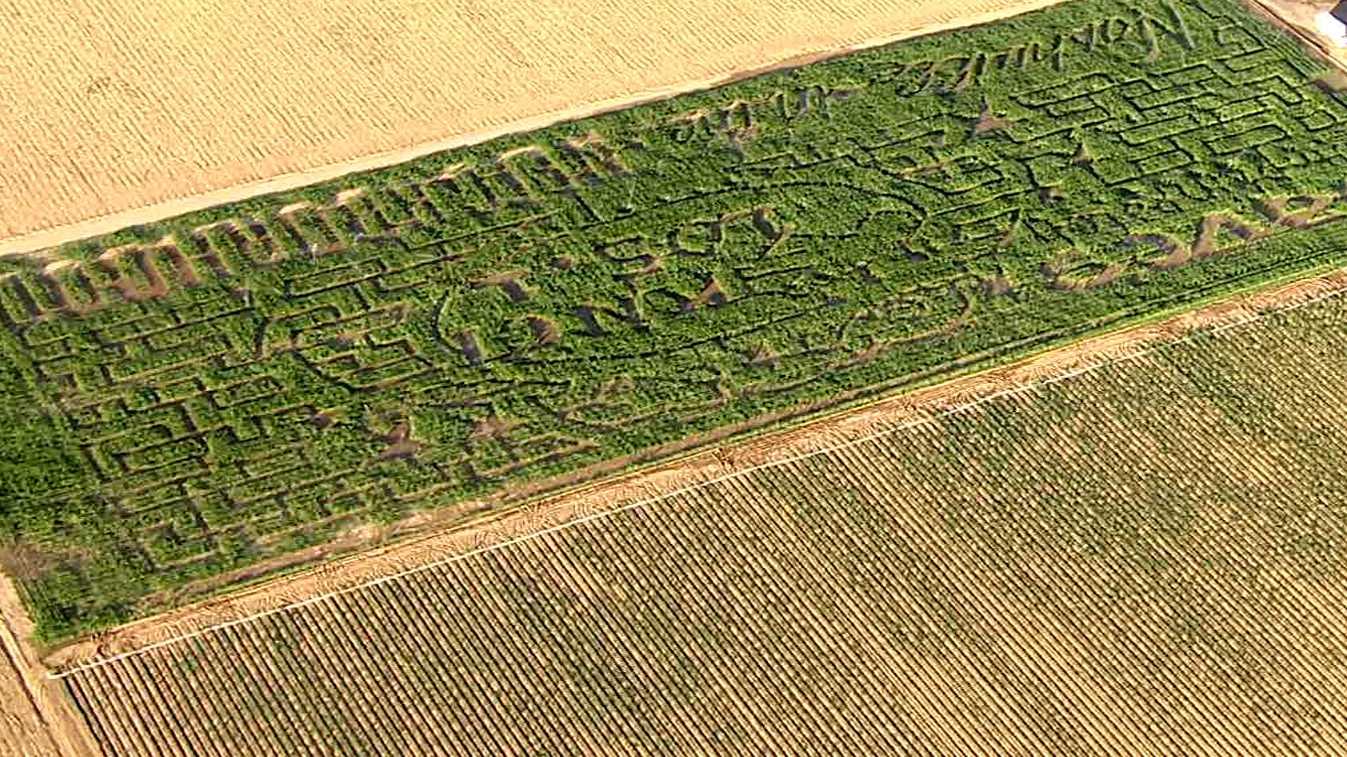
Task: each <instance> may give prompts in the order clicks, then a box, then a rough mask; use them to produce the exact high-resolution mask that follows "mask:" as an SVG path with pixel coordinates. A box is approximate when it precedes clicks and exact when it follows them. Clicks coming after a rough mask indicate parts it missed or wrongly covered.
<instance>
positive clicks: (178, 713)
mask: <svg viewBox="0 0 1347 757" xmlns="http://www.w3.org/2000/svg"><path fill="white" fill-rule="evenodd" d="M1344 326H1347V304H1345V303H1344V302H1343V300H1342V299H1341V298H1338V299H1333V300H1327V301H1324V302H1321V303H1319V304H1316V305H1312V306H1308V307H1305V308H1303V309H1301V310H1299V311H1296V312H1291V313H1284V314H1281V315H1276V316H1273V317H1271V318H1270V319H1269V320H1267V321H1265V322H1262V323H1259V324H1255V325H1252V326H1245V327H1241V328H1239V329H1236V330H1232V331H1227V332H1225V333H1224V334H1223V335H1220V336H1216V335H1208V336H1203V337H1200V338H1198V339H1196V340H1194V341H1192V342H1188V343H1184V344H1179V345H1175V346H1170V347H1166V348H1164V349H1162V350H1160V351H1158V352H1152V353H1150V354H1148V355H1147V356H1146V357H1144V358H1143V359H1140V360H1132V361H1128V362H1123V363H1115V364H1111V365H1109V366H1106V367H1104V368H1101V369H1098V370H1096V371H1094V372H1092V373H1089V374H1085V375H1082V376H1078V377H1075V378H1072V379H1070V380H1067V381H1063V382H1060V383H1055V384H1051V385H1047V386H1043V387H1039V388H1036V389H1033V390H1028V391H1022V392H1020V393H1018V394H1013V395H1009V396H1005V397H1001V398H998V399H996V400H993V401H990V402H986V403H983V404H982V405H980V406H978V407H977V408H976V409H972V410H966V411H962V412H957V413H954V414H950V415H944V416H940V417H938V418H936V419H934V420H933V421H932V422H930V423H927V424H924V425H921V426H916V427H910V428H904V429H900V430H895V431H893V432H890V433H889V434H887V435H885V436H882V437H879V438H877V439H874V440H870V441H866V442H862V443H857V444H853V445H851V446H849V447H845V448H841V449H837V450H833V451H830V452H827V453H823V454H818V455H814V456H812V457H809V458H805V459H802V460H797V461H794V462H791V463H788V464H783V465H778V466H775V467H771V468H765V469H758V470H755V471H752V472H749V473H746V474H741V475H738V476H735V477H732V478H729V479H726V480H722V481H720V482H717V483H713V484H709V485H706V486H704V487H701V488H699V489H694V490H690V491H687V492H683V493H680V494H677V495H675V496H672V497H670V498H667V499H663V500H660V501H657V502H653V503H650V504H648V505H646V506H643V507H638V508H634V509H628V510H624V511H621V512H617V513H614V514H610V515H609V516H606V517H603V518H600V519H597V520H590V521H587V522H584V523H581V524H579V525H575V526H572V527H570V528H566V529H563V530H560V531H554V532H550V533H546V534H543V535H540V536H537V537H535V538H533V539H530V540H526V541H520V542H514V543H511V544H506V545H503V546H500V547H497V548H495V549H493V550H490V551H487V552H483V553H477V554H474V555H470V556H467V557H464V558H461V559H458V560H455V561H452V562H449V563H447V564H442V565H439V566H436V567H431V568H427V569H424V570H421V571H418V572H415V573H411V574H407V575H403V576H400V577H398V578H396V579H393V580H389V581H385V582H381V583H378V584H374V585H371V586H367V587H364V588H360V589H357V590H354V591H351V592H348V593H345V594H341V595H337V596H333V597H328V598H326V599H322V600H319V601H317V602H314V603H311V604H307V605H304V606H301V607H297V608H292V609H289V610H286V611H283V612H280V613H277V614H273V615H269V616H265V617H262V618H258V619H255V620H253V621H249V622H246V623H243V624H240V625H234V626H230V627H227V628H224V629H221V630H217V631H212V632H208V633H206V634H205V635H203V636H200V637H196V638H192V639H189V640H185V641H181V642H177V643H174V644H170V645H168V646H165V647H159V648H156V649H153V650H150V651H147V652H144V653H140V654H136V655H133V656H131V657H127V658H122V659H120V660H116V661H113V662H110V663H105V664H100V665H97V666H95V667H92V668H86V669H82V670H77V671H75V672H73V673H71V674H69V675H68V676H66V677H65V678H64V682H65V685H66V687H67V690H68V691H69V692H70V694H71V696H72V697H73V699H74V701H75V702H76V703H77V704H78V706H79V708H80V710H81V711H82V712H83V713H84V714H85V716H86V717H87V718H88V720H89V722H90V724H91V726H92V728H93V731H94V732H95V733H96V734H97V735H98V738H99V739H100V741H101V743H102V745H103V747H104V749H105V750H106V751H107V753H109V754H118V755H121V754H127V755H131V754H152V753H153V754H166V755H168V754H207V755H209V754H219V755H235V754H266V753H274V752H275V751H277V750H283V751H285V752H286V753H289V754H306V753H308V754H322V753H334V752H335V753H350V754H356V753H358V754H418V753H425V754H503V753H504V754H526V753H539V752H545V753H548V754H571V753H576V754H579V753H589V754H592V753H595V752H605V753H607V752H612V753H641V754H656V753H674V752H684V753H705V752H710V751H718V752H734V751H759V750H766V751H772V752H781V753H832V754H838V753H848V754H858V753H866V754H880V753H914V754H926V753H929V754H937V753H938V754H984V753H989V752H1013V753H1021V752H1023V753H1052V754H1068V753H1069V754H1080V753H1086V754H1107V753H1116V752H1119V751H1126V752H1129V753H1146V754H1150V753H1156V754H1179V753H1185V754H1186V753H1194V752H1207V751H1209V752H1213V753H1220V754H1239V753H1250V752H1257V753H1260V754H1333V753H1340V752H1341V751H1342V750H1343V749H1344V748H1347V742H1344V741H1343V734H1344V733H1347V720H1345V719H1344V718H1345V716H1344V712H1343V710H1342V707H1341V703H1342V702H1343V701H1344V699H1345V698H1347V668H1344V666H1343V663H1342V660H1343V659H1344V653H1347V635H1345V634H1344V633H1343V630H1342V629H1343V628H1347V623H1344V620H1345V619H1344V617H1343V607H1344V604H1343V600H1344V598H1347V594H1345V591H1344V587H1347V583H1345V581H1347V572H1345V571H1347V564H1344V559H1343V555H1344V554H1347V549H1344V547H1345V546H1347V545H1345V544H1344V539H1347V515H1345V514H1344V512H1343V510H1342V508H1341V506H1340V503H1341V502H1342V501H1343V500H1344V498H1347V473H1344V471H1347V466H1344V465H1343V461H1344V460H1347V424H1344V422H1343V420H1342V417H1341V414H1340V413H1338V412H1337V411H1336V408H1337V403H1336V401H1335V398H1336V397H1340V396H1341V395H1342V393H1343V392H1344V391H1347V378H1345V377H1347V371H1344V370H1343V367H1344V366H1347V328H1344Z"/></svg>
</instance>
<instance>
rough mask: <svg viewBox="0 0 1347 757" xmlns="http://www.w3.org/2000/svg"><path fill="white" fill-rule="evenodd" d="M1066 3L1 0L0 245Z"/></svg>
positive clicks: (51, 241)
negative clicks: (0, 182)
mask: <svg viewBox="0 0 1347 757" xmlns="http://www.w3.org/2000/svg"><path fill="white" fill-rule="evenodd" d="M1057 1H1058V0H960V1H959V2H948V1H947V0H757V1H756V2H745V0H685V2H680V3H672V4H666V5H660V4H654V5H647V4H642V5H641V6H640V18H639V23H637V21H638V19H635V18H633V17H632V8H633V7H635V6H633V5H632V4H631V3H627V2H598V3H593V2H588V3H579V2H576V1H575V0H531V1H530V2H523V3H519V2H494V3H487V2H480V0H445V2H438V3H432V2H429V0H352V1H351V2H345V3H338V4H330V3H314V2H312V0H278V1H277V2H270V3H261V4H259V3H254V2H249V1H248V0H196V1H195V2H192V3H181V2H166V1H164V0H158V1H155V0H151V1H150V2H144V3H137V4H134V5H130V6H128V4H127V3H126V2H125V1H124V0H0V113H5V114H8V116H9V117H7V118H4V119H0V177H4V202H3V203H0V240H3V241H0V253H3V252H15V251H28V250H33V249H39V248H45V247H50V246H54V245H56V244H59V243H61V242H64V241H70V240H73V239H79V238H83V237H87V236H92V235H95V234H100V233H104V232H108V231H114V230H116V229H119V228H122V227H125V226H128V225H132V224H136V223H146V222H150V221H153V220H158V219H162V218H167V217H170V216H174V215H178V214H180V213H185V212H188V211H191V210H196V209H199V208H203V207H208V206H211V205H216V204H219V203H222V202H227V201H231V200H237V199H241V198H244V197H248V196H252V195H256V194H261V193H265V192H274V191H280V190H283V189H289V188H293V187H297V186H302V185H305V184H311V183H314V182H318V181H322V180H325V179H330V178H334V177H336V176H340V175H342V174H344V173H349V172H351V171H356V170H364V169H370V168H376V167H380V166H387V165H392V164H395V163H400V162H403V161H405V160H408V159H410V158H413V157H417V156H420V155H424V154H427V153H431V152H436V151H439V150H443V149H446V148H449V147H453V146H457V145H462V144H467V143H473V142H480V141H483V140H486V139H489V138H491V137H493V136H497V135H499V134H503V133H507V132H513V131H524V130H529V129H534V128H538V127H541V126H544V125H547V124H549V123H552V122H555V121H558V120H562V119H567V118H575V117H580V116H584V115H589V114H593V113H596V112H600V111H604V110H611V109H615V108H619V107H622V106H625V105H630V104H632V103H634V102H639V101H643V100H648V99H652V98H657V97H665V96H669V95H671V94H675V93H678V92H686V91H691V90H695V89H702V88H706V87H708V86H712V85H714V84H717V83H721V82H724V81H727V80H730V79H734V78H739V77H742V76H745V75H748V74H751V73H755V72H759V71H762V70H765V69H769V68H772V67H776V66H781V65H788V64H794V63H799V62H802V61H806V60H809V59H811V58H816V57H820V56H822V55H834V54H838V53H841V52H845V51H847V50H850V49H855V48H861V47H868V46H873V45H877V44H882V43H885V42H890V41H893V40H897V39H902V38H905V37H910V36H914V35H918V34H923V33H928V32H932V31H936V30H939V29H945V28H951V27H956V26H964V25H968V24H973V23H982V22H986V21H991V20H994V19H997V18H1001V17H1004V16H1007V15H1013V14H1016V13H1021V12H1024V11H1028V10H1032V9H1036V8H1041V7H1045V6H1048V5H1052V4H1054V3H1055V2H1057Z"/></svg>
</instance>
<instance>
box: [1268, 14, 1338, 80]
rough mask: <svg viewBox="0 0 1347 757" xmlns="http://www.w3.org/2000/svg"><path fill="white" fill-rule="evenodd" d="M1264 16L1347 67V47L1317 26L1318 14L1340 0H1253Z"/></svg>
mask: <svg viewBox="0 0 1347 757" xmlns="http://www.w3.org/2000/svg"><path fill="white" fill-rule="evenodd" d="M1249 5H1250V6H1251V7H1252V8H1253V9H1254V10H1255V12H1259V13H1260V14H1261V15H1262V16H1264V17H1266V18H1269V19H1271V20H1272V21H1273V22H1274V23H1276V24H1277V25H1278V26H1281V27H1282V28H1283V29H1286V30H1287V31H1288V32H1290V33H1291V34H1292V35H1293V36H1295V37H1296V38H1297V39H1299V40H1300V41H1301V42H1302V43H1303V44H1305V45H1307V46H1308V47H1310V48H1311V49H1313V50H1315V51H1317V52H1318V53H1319V54H1320V55H1322V56H1324V57H1326V58H1327V59H1328V60H1331V61H1333V62H1334V63H1336V64H1337V65H1338V66H1339V67H1341V68H1343V69H1345V70H1347V49H1344V48H1340V47H1335V46H1333V45H1332V44H1331V43H1330V42H1329V41H1328V40H1327V39H1325V38H1324V36H1323V35H1322V34H1320V33H1319V29H1318V27H1317V26H1316V25H1315V21H1314V19H1315V16H1317V15H1318V14H1320V13H1322V12H1323V11H1326V10H1328V9H1330V8H1332V7H1333V6H1335V5H1337V0H1249Z"/></svg>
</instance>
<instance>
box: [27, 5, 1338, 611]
mask: <svg viewBox="0 0 1347 757" xmlns="http://www.w3.org/2000/svg"><path fill="white" fill-rule="evenodd" d="M1315 72H1316V65H1315V64H1314V63H1313V61H1311V60H1310V59H1309V58H1308V57H1307V56H1306V55H1304V54H1303V53H1302V52H1300V51H1299V50H1298V49H1296V48H1295V47H1294V46H1293V45H1292V44H1291V43H1290V42H1289V41H1288V40H1286V39H1284V38H1282V37H1281V35H1280V34H1279V33H1278V32H1277V31H1275V30H1274V29H1272V28H1270V27H1268V26H1266V25H1265V24H1264V23H1262V22H1261V21H1258V20H1256V19H1254V18H1253V17H1252V16H1250V15H1249V14H1248V13H1247V12H1245V11H1244V10H1243V9H1242V8H1240V7H1238V6H1237V5H1236V4H1235V3H1234V2H1228V1H1226V0H1220V1H1216V0H1184V1H1183V2H1174V3H1169V2H1142V3H1138V4H1131V3H1120V2H1111V1H1110V0H1087V1H1086V2H1079V3H1071V4H1067V5H1064V6H1060V7H1058V8H1055V9H1052V10H1051V11H1049V12H1046V13H1039V14H1032V15H1030V16H1026V17H1020V18H1016V19H1011V20H1008V21H1004V22H1000V23H998V24H995V25H993V26H989V27H983V28H979V29H974V30H967V31H962V32H959V33H957V34H950V35H938V36H935V37H930V38H925V39H921V40H916V41H912V42H908V43H903V44H900V45H896V46H892V47H889V48H885V49H882V50H876V51H870V52H865V53H859V54H855V55H851V56H848V57H846V58H843V59H839V60H836V61H830V62H825V63H820V64H815V65H811V66H809V67H806V68H804V69H799V70H795V71H787V72H781V73H777V74H772V75H769V76H765V77H761V78H758V79H754V80H751V81H747V82H741V83H738V84H734V85H730V86H727V87H724V88H721V89H718V90H715V91H712V92H708V93H703V94H699V95H693V96H687V97H680V98H677V99H675V100H672V101H668V102H664V103H656V104H652V105H647V106H642V107H639V108H635V109H633V110H630V111H625V112H622V113H617V114H610V115H607V116H601V117H598V118H595V119H591V120H588V121H583V122H578V123H573V124H563V125H560V126H557V127H553V128H550V129H547V130H544V131H542V132H538V133H535V134H531V135H525V136H523V137H511V138H506V139H504V140H497V141H496V142H493V143H489V144H487V145H483V146H479V147H477V148H471V149H466V150H460V151H455V152H451V153H448V154H445V155H438V156H432V157H429V158H426V159H422V160H420V161H416V162H414V163H412V164H409V166H406V167H401V168H398V169H392V170H389V171H385V172H380V173H374V174H369V175H365V176H360V177H355V178H349V179H345V180H342V181H341V182H340V183H339V184H338V185H329V186H326V187H320V188H318V189H316V190H308V191H306V192H304V193H297V194H294V195H291V196H286V197H282V198H266V199H264V200H262V201H260V202H252V203H249V204H247V205H241V206H231V207H225V208H223V209H216V210H212V211H207V212H204V213H200V214H195V215H192V216H187V217H184V218H180V219H175V220H173V221H170V222H168V223H166V224H163V225H161V226H158V227H155V228H153V229H133V230H130V231H128V232H124V233H122V234H119V235H116V236H114V237H110V238H107V239H102V240H93V241H91V242H87V243H84V244H83V245H78V246H74V247H72V248H70V249H66V250H63V251H61V252H60V253H59V254H57V253H53V254H49V255H47V256H45V257H36V258H12V259H9V260H5V261H0V266H2V267H0V275H2V276H3V280H2V281H0V318H2V319H3V322H4V325H5V329H4V330H3V331H2V332H0V349H3V351H4V352H5V354H6V355H7V356H8V357H9V358H10V359H12V360H13V362H14V364H15V365H16V366H18V367H19V369H20V370H21V372H22V373H23V376H24V380H23V385H24V387H25V388H24V389H23V390H22V391H26V392H27V394H28V396H27V397H26V398H13V399H8V400H6V401H9V402H26V403H29V404H31V406H32V407H33V408H35V409H38V410H39V411H42V412H46V413H48V414H50V415H51V416H53V417H55V418H56V419H57V421H56V425H55V428H56V429H57V431H56V432H55V433H58V434H60V435H63V437H64V438H67V439H68V440H69V444H71V445H73V447H75V448H78V450H79V455H80V459H81V461H82V464H83V465H84V466H85V468H86V471H87V476H88V481H87V482H86V485H82V486H79V487H72V488H71V489H70V490H64V491H52V492H49V493H46V495H47V496H46V497H45V499H44V500H43V501H44V502H46V503H47V505H46V506H47V507H49V508H50V512H49V513H46V514H45V515H43V516H42V517H46V518H47V521H48V525H47V527H46V528H47V530H46V531H45V535H43V536H41V537H38V536H36V535H31V536H30V535H26V534H23V533H21V534H20V536H21V538H29V539H31V540H33V541H40V542H45V543H50V544H74V545H78V546H79V547H80V548H81V549H82V550H83V557H81V558H80V559H79V560H77V561H75V563H72V565H71V566H67V568H68V569H69V570H73V571H75V572H76V573H78V574H79V575H80V576H81V577H82V579H81V580H85V581H87V582H89V584H90V585H92V586H98V585H100V582H106V581H111V580H112V579H111V578H109V577H110V576H120V577H122V579H124V578H125V577H126V576H134V577H135V579H136V580H137V581H141V580H142V579H143V581H144V582H143V583H141V584H138V585H137V586H136V587H135V588H133V589H126V588H122V589H115V590H113V589H109V591H111V592H112V593H116V592H117V591H121V592H123V593H124V594H126V595H127V596H126V597H123V598H124V599H127V598H129V599H130V600H135V599H137V598H139V597H140V596H144V595H146V594H148V593H150V592H151V591H152V590H154V589H166V588H170V587H173V586H175V585H177V584H180V583H182V582H184V581H186V580H190V579H192V578H197V577H202V576H208V575H211V574H213V573H216V572H218V571H220V570H223V569H227V568H231V567H237V566H240V565H244V564H247V563H248V562H249V561H253V560H256V559H258V558H260V557H264V556H267V555H272V554H277V553H280V552H284V551H286V550H289V549H293V548H295V547H298V546H301V545H304V544H310V543H315V542H317V541H321V540H323V539H325V538H329V537H330V536H331V535H332V534H333V533H335V532H336V531H338V530H340V529H342V528H345V527H349V526H352V525H356V524H359V523H361V522H366V521H368V520H369V519H371V518H388V517H396V516H398V515H400V514H403V513H406V512H408V511H410V510H413V509H419V508H427V507H442V506H446V505H452V504H455V503H462V502H465V501H468V500H469V499H470V498H472V497H474V496H479V495H482V494H485V493H488V492H491V491H493V490H498V489H499V488H500V487H502V486H507V485H511V484H517V483H520V482H524V481H538V480H542V479H545V478H547V477H549V476H555V475H559V474H563V473H567V472H572V471H575V470H577V469H580V468H582V467H583V466H586V465H589V464H593V463H597V462H600V461H604V460H611V459H615V458H621V457H623V456H625V455H630V454H633V453H636V452H639V451H641V450H644V449H649V448H651V447H653V446H656V445H660V444H666V443H669V442H672V441H676V440H678V439H680V438H684V437H686V436H687V435H689V434H692V433H696V432H704V431H708V430H711V429H715V428H718V427H724V426H728V425H737V426H739V427H743V428H747V427H750V426H752V425H753V424H754V423H755V421H754V419H755V418H762V417H763V416H764V415H766V414H768V413H775V412H780V411H782V410H783V409H786V408H791V407H795V406H799V405H801V404H802V403H809V402H819V401H825V400H827V399H829V398H834V397H837V396H839V395H843V394H845V393H854V392H859V391H863V390H865V389H866V388H872V389H876V390H877V389H879V388H884V387H892V386H896V385H901V384H902V383H904V382H908V381H915V380H921V379H927V378H930V377H933V376H936V375H940V374H941V373H944V372H948V371H951V370H954V369H957V368H960V367H966V366H968V365H972V364H976V363H977V362H979V361H986V360H991V359H996V358H998V357H1000V356H1002V355H1007V354H1010V353H1013V352H1016V351H1021V350H1023V349H1025V348H1027V347H1030V346H1033V345H1035V344H1040V343H1046V342H1048V341H1052V340H1057V339H1061V338H1064V337H1066V336H1069V335H1071V334H1073V333H1078V332H1080V331H1083V330H1087V329H1090V328H1095V327H1098V326H1099V325H1102V324H1106V323H1109V322H1112V321H1115V320H1118V319H1121V318H1124V317H1130V316H1135V315H1138V314H1142V313H1146V312H1151V311H1154V310H1156V309H1158V308H1161V307H1165V306H1168V305H1171V304H1173V303H1175V302H1178V301H1181V300H1183V299H1184V298H1186V297H1197V296H1200V295H1201V294H1203V293H1206V292H1213V291H1218V290H1219V289H1220V288H1222V287H1231V286H1234V285H1236V284H1237V283H1239V282H1241V281H1244V280H1248V279H1251V278H1257V277H1262V276H1266V275H1268V273H1269V272H1271V271H1285V270H1292V269H1294V268H1295V267H1297V266H1306V265H1309V264H1310V263H1311V262H1317V261H1320V260H1324V259H1327V258H1328V257H1330V256H1333V255H1336V254H1338V253H1339V252H1341V251H1342V250H1343V248H1344V246H1345V245H1344V244H1343V241H1344V239H1347V234H1344V232H1343V229H1342V227H1343V226H1344V224H1341V223H1339V222H1340V220H1341V219H1342V218H1343V217H1344V215H1347V184H1345V183H1344V180H1347V168H1345V167H1347V140H1344V139H1343V138H1342V135H1343V134H1344V133H1345V132H1347V99H1345V98H1344V96H1343V95H1342V94H1341V93H1334V92H1331V91H1327V90H1325V89H1323V88H1320V87H1317V86H1315V85H1314V83H1313V81H1312V80H1313V77H1314V74H1315ZM1334 171H1336V174H1335V173H1334ZM63 512H82V513H94V514H95V516H93V519H94V520H96V521H97V527H96V528H94V527H93V526H91V524H90V523H89V522H88V520H87V519H86V520H83V521H79V522H73V523H72V522H69V520H68V519H66V520H63V519H62V518H61V516H60V514H61V513H63ZM34 534H36V529H34ZM119 580H120V579H119ZM27 585H28V588H29V591H30V597H32V598H34V599H33V601H34V602H35V603H36V604H39V605H40V604H42V603H43V602H44V601H53V602H54V601H56V600H55V598H48V599H44V595H43V594H42V577H41V576H38V577H35V578H33V579H31V580H29V581H28V582H27ZM109 585H111V584H109Z"/></svg>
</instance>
